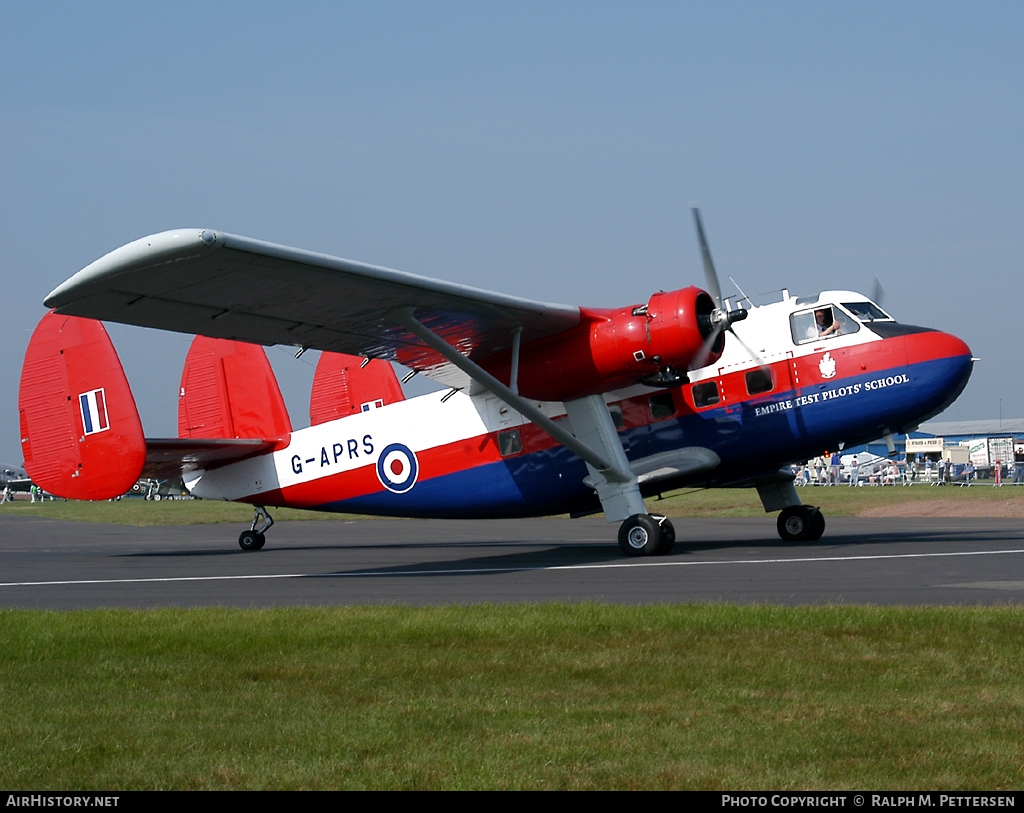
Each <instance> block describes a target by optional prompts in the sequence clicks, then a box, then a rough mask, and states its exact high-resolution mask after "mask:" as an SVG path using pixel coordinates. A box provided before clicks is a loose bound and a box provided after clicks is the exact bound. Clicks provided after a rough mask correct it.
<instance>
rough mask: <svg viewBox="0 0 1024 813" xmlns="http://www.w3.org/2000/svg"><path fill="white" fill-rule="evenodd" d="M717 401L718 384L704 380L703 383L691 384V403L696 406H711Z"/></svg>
mask: <svg viewBox="0 0 1024 813" xmlns="http://www.w3.org/2000/svg"><path fill="white" fill-rule="evenodd" d="M717 403H718V384H717V383H716V382H714V381H705V382H704V383H703V384H694V385H693V404H694V406H698V407H706V406H711V405H712V404H717Z"/></svg>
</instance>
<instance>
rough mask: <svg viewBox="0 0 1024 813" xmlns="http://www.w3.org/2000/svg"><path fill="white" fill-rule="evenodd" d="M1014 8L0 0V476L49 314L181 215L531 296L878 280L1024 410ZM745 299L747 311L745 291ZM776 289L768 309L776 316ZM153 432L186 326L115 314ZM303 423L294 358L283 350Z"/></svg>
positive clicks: (971, 403) (1023, 16)
mask: <svg viewBox="0 0 1024 813" xmlns="http://www.w3.org/2000/svg"><path fill="white" fill-rule="evenodd" d="M1022 144H1024V5H1022V4H1020V3H1011V2H1006V3H971V4H963V3H961V4H945V3H938V2H928V3H912V2H901V3H891V2H885V3H869V2H861V3H817V2H809V3H785V2H778V3H754V2H751V3H730V2H722V3H686V2H673V3H599V2H585V3H570V2H561V3H559V2H550V1H549V2H542V3H530V2H514V3H512V2H508V3H485V2H474V3H446V2H436V1H434V2H423V3H416V2H403V3H388V2H376V3H368V2H361V3H341V2H331V3H301V2H291V3H287V4H285V3H238V4H228V3H215V2H203V3H189V2H178V3H173V4H154V3H114V2H105V3H77V2H69V3H48V2H32V3H28V2H24V3H22V2H13V1H12V0H7V2H4V3H2V4H0V155H2V156H3V158H2V161H0V190H2V191H0V283H2V286H3V291H4V293H5V295H4V296H3V297H2V300H0V302H2V304H0V314H2V319H3V321H2V325H3V335H4V339H5V341H4V348H5V350H6V352H4V353H3V354H0V383H2V386H0V460H2V461H6V462H13V463H20V462H21V455H20V449H19V444H18V439H17V433H18V423H17V386H18V378H19V373H20V367H21V360H22V356H23V354H24V349H25V346H26V344H27V342H28V339H29V336H30V333H31V330H32V328H33V327H34V325H35V323H36V321H37V320H38V319H39V317H40V316H41V315H42V314H43V312H44V309H43V306H42V300H43V297H44V296H45V295H46V294H47V293H48V292H49V291H50V290H51V289H52V288H54V287H55V286H56V285H57V284H58V283H60V282H62V281H63V280H64V279H66V278H67V277H69V276H71V275H72V274H73V273H74V272H75V271H77V270H78V269H80V268H81V267H83V266H85V265H87V264H88V263H89V262H91V261H93V260H94V259H96V258H98V257H100V256H101V255H103V254H105V253H106V252H108V251H110V250H111V249H113V248H116V247H117V246H119V245H121V244H123V243H126V242H128V241H130V240H133V239H135V238H137V237H141V236H143V235H146V234H149V233H152V232H156V231H162V230H164V229H169V228H176V227H181V226H198V227H209V228H215V229H221V230H224V231H229V232H234V233H237V234H243V235H247V236H251V237H256V238H260V239H264V240H270V241H274V242H279V243H284V244H286V245H292V246H298V247H301V248H308V249H312V250H316V251H321V252H325V253H329V254H334V255H338V256H342V257H349V258H353V259H357V260H363V261H366V262H371V263H375V264H380V265H386V266H390V267H393V268H399V269H401V270H404V271H410V272H413V273H418V274H423V275H427V276H433V277H439V278H443V279H448V280H454V281H458V282H464V283H469V284H473V285H476V286H479V287H483V288H489V289H494V290H499V291H504V292H508V293H512V294H518V295H521V296H527V297H532V298H537V299H543V300H546V301H554V302H565V303H570V304H584V305H596V306H620V305H626V304H632V303H639V302H644V301H646V300H647V299H648V297H649V296H650V294H651V293H652V292H654V291H656V290H659V289H671V288H677V287H682V286H684V285H688V284H690V283H697V284H701V283H702V274H701V266H700V256H699V253H698V250H697V246H696V241H695V238H694V235H693V228H692V225H691V222H690V219H689V207H690V205H691V203H694V202H696V203H699V204H700V206H701V207H702V210H703V213H704V218H705V225H706V227H707V230H708V236H709V239H710V241H711V246H712V251H713V253H714V256H715V261H716V263H717V265H718V267H719V271H720V272H721V273H722V275H723V277H724V275H727V274H731V275H732V276H734V277H735V278H736V280H737V281H738V282H739V284H740V285H741V286H742V287H743V288H744V290H746V292H747V293H749V294H751V295H755V294H760V293H761V292H766V293H767V292H772V291H778V290H779V289H780V288H782V287H783V286H786V287H788V288H790V289H791V290H792V291H793V292H795V293H801V294H810V293H816V292H817V291H819V290H821V289H825V288H854V289H860V290H863V291H868V292H869V291H870V289H871V286H872V280H873V278H874V277H875V276H876V275H877V276H878V277H879V278H880V279H881V280H882V283H883V285H884V287H885V291H886V299H885V306H886V308H887V309H888V310H890V311H891V312H892V313H893V314H894V315H895V316H896V317H897V318H899V319H901V320H902V321H906V322H911V323H916V324H925V325H931V326H934V327H940V328H943V329H946V330H949V331H950V332H953V333H956V334H957V335H959V336H961V337H962V338H964V339H965V340H966V341H967V342H968V343H969V344H970V345H971V348H972V350H973V351H974V353H975V355H977V356H980V357H982V359H983V361H982V362H981V363H980V364H979V365H977V366H976V369H975V374H974V377H973V379H972V381H971V384H970V386H969V387H968V389H967V391H966V392H965V393H964V395H963V396H961V398H960V400H959V401H958V402H957V404H955V405H954V406H953V407H952V408H951V409H950V410H949V411H948V412H947V413H946V416H947V417H948V418H960V419H970V418H989V417H997V416H998V414H999V408H1000V403H999V401H1000V399H1002V412H1003V415H1004V417H1011V416H1012V417H1020V416H1022V415H1024V376H1022V375H1021V371H1020V365H1019V352H1020V351H1019V347H1020V335H1021V332H1022V330H1024V323H1022V319H1021V314H1020V294H1019V286H1020V281H1021V270H1022V260H1024V157H1022V155H1024V150H1022ZM754 298H755V299H756V298H757V297H756V296H755V297H754ZM770 298H771V296H768V297H765V300H767V299H770ZM111 335H112V336H113V338H114V341H115V344H116V345H117V348H118V350H119V352H120V354H121V357H122V360H123V362H124V365H125V368H126V370H127V372H128V376H129V380H130V381H131V383H132V386H133V389H134V391H135V394H136V398H137V401H138V403H139V409H140V413H141V415H142V419H143V424H144V426H145V428H146V431H147V434H149V435H151V436H166V435H174V434H175V433H176V417H175V416H176V408H177V399H176V393H177V385H178V379H179V377H180V373H181V363H182V361H183V359H184V355H185V352H186V350H187V348H188V343H189V338H188V337H184V336H178V335H172V334H160V333H156V332H153V331H144V330H139V329H135V328H125V327H118V326H114V327H112V328H111ZM269 352H270V356H271V358H272V360H273V361H274V363H275V367H276V368H277V369H278V373H279V376H280V378H281V381H282V388H283V389H284V390H285V392H286V397H287V398H288V400H289V405H290V408H291V412H292V418H293V421H294V422H295V424H296V425H303V422H304V421H306V420H307V399H308V382H309V380H310V378H311V375H312V366H311V363H310V361H311V360H310V359H306V358H305V357H304V358H303V359H301V360H299V361H294V360H293V359H291V356H290V354H289V353H287V352H286V351H284V350H282V349H276V350H271V351H269Z"/></svg>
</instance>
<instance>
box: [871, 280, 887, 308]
mask: <svg viewBox="0 0 1024 813" xmlns="http://www.w3.org/2000/svg"><path fill="white" fill-rule="evenodd" d="M883 299H885V289H883V288H882V283H881V281H879V279H878V277H875V284H874V287H872V289H871V301H872V302H874V303H875V304H876V305H878V307H882V300H883Z"/></svg>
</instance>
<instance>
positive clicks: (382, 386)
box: [309, 353, 405, 426]
mask: <svg viewBox="0 0 1024 813" xmlns="http://www.w3.org/2000/svg"><path fill="white" fill-rule="evenodd" d="M404 400H405V395H403V393H402V385H401V384H399V383H398V376H396V375H395V371H394V369H393V368H392V367H391V365H390V364H388V362H386V361H379V360H377V359H371V360H367V359H363V358H359V357H358V356H349V355H347V354H345V353H321V354H320V362H319V363H318V364H317V365H316V374H315V375H314V376H313V390H312V392H311V393H310V396H309V421H310V423H311V424H312V425H313V426H317V425H318V424H321V423H327V422H328V421H333V420H336V419H338V418H345V417H347V416H349V415H354V414H356V413H357V412H367V411H369V410H371V409H375V408H377V407H382V406H387V405H388V404H394V403H396V402H398V401H404Z"/></svg>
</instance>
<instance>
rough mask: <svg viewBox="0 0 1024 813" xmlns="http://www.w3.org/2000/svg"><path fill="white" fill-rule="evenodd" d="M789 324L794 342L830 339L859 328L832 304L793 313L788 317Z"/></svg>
mask: <svg viewBox="0 0 1024 813" xmlns="http://www.w3.org/2000/svg"><path fill="white" fill-rule="evenodd" d="M789 326H790V330H791V332H792V334H793V343H794V344H806V343H807V342H814V341H821V340H823V339H832V338H835V337H836V336H845V335H847V334H850V333H856V332H857V331H858V330H860V325H858V324H857V322H855V321H854V320H853V319H851V318H850V316H849V315H848V314H847V313H845V312H844V311H842V310H840V309H839V308H835V307H833V306H832V305H822V306H821V307H817V308H812V309H811V310H806V311H800V312H799V313H794V314H793V315H792V316H790V317H789Z"/></svg>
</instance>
